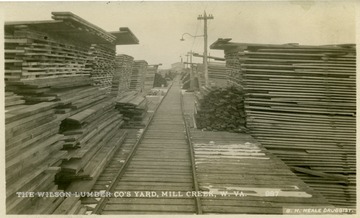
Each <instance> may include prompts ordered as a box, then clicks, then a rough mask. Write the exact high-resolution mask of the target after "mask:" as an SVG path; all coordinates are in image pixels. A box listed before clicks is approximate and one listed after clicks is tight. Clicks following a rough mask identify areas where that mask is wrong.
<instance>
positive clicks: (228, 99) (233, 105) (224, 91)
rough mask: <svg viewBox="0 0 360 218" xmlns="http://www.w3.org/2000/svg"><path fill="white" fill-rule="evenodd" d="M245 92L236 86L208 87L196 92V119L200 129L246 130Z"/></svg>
mask: <svg viewBox="0 0 360 218" xmlns="http://www.w3.org/2000/svg"><path fill="white" fill-rule="evenodd" d="M243 97H244V93H243V92H241V91H240V90H239V89H237V88H235V87H230V88H211V89H210V88H206V87H202V92H201V93H198V94H196V104H195V120H196V125H197V127H198V128H199V129H206V130H217V131H222V130H226V131H230V132H243V131H245V128H244V126H245V112H244V99H243Z"/></svg>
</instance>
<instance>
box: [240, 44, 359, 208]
mask: <svg viewBox="0 0 360 218" xmlns="http://www.w3.org/2000/svg"><path fill="white" fill-rule="evenodd" d="M243 62H244V63H243V64H242V65H241V68H242V72H243V73H244V86H245V90H246V93H247V94H246V97H245V99H246V100H245V109H246V114H247V127H248V128H249V129H251V132H252V134H253V136H255V138H257V139H258V140H259V141H260V142H261V143H262V144H263V145H264V146H265V147H266V148H268V149H269V150H271V151H273V153H274V154H276V155H278V156H279V157H280V158H281V159H282V160H283V161H284V162H285V163H287V164H288V165H289V166H291V167H293V169H294V171H295V172H297V173H298V175H299V176H300V177H301V178H303V180H304V181H305V182H307V183H308V184H310V186H312V187H313V188H314V189H316V190H318V191H320V192H321V193H322V194H323V195H324V196H325V197H326V198H327V199H328V200H329V201H330V202H331V203H333V204H334V205H337V206H347V207H354V206H355V203H356V195H355V194H356V192H355V187H356V184H355V173H356V172H355V171H356V157H355V154H356V149H355V148H356V147H355V145H356V81H355V78H356V51H355V45H337V46H298V45H292V46H291V45H284V46H276V47H274V46H273V47H271V46H266V45H264V46H261V45H258V46H248V47H247V49H246V52H245V56H244V60H243Z"/></svg>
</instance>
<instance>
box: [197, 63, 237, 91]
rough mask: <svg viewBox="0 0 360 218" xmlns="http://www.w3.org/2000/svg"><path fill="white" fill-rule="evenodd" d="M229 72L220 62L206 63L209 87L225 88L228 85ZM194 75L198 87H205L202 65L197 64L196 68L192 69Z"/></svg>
mask: <svg viewBox="0 0 360 218" xmlns="http://www.w3.org/2000/svg"><path fill="white" fill-rule="evenodd" d="M229 70H230V69H228V68H227V67H226V65H225V63H221V62H210V63H208V79H209V85H210V86H216V87H226V86H227V85H228V79H229V78H228V75H229ZM193 71H194V72H195V71H196V73H195V75H196V74H197V75H198V76H197V78H198V80H199V84H200V87H201V86H204V85H205V77H204V70H203V64H198V65H197V67H194V68H193Z"/></svg>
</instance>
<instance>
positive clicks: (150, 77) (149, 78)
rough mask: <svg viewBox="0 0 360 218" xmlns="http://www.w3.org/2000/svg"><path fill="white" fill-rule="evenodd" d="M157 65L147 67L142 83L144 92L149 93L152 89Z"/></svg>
mask: <svg viewBox="0 0 360 218" xmlns="http://www.w3.org/2000/svg"><path fill="white" fill-rule="evenodd" d="M158 67H159V66H158V65H152V66H147V69H146V75H145V81H144V92H145V93H147V92H149V91H150V90H151V89H152V88H153V87H154V80H155V74H156V73H157V70H158Z"/></svg>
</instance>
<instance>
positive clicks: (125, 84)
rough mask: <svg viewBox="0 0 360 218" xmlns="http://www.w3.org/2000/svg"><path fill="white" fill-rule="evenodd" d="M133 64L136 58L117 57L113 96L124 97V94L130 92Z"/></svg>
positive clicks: (127, 56) (123, 55)
mask: <svg viewBox="0 0 360 218" xmlns="http://www.w3.org/2000/svg"><path fill="white" fill-rule="evenodd" d="M133 62H134V58H133V57H131V56H129V55H125V54H122V55H116V58H115V72H114V78H113V81H112V89H111V92H112V93H113V95H115V96H118V95H122V93H124V92H127V91H128V90H129V88H130V78H131V73H132V66H133Z"/></svg>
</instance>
